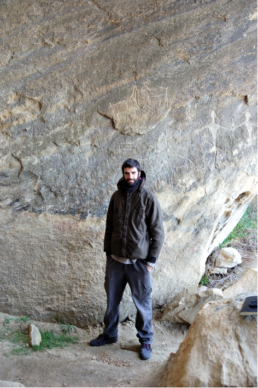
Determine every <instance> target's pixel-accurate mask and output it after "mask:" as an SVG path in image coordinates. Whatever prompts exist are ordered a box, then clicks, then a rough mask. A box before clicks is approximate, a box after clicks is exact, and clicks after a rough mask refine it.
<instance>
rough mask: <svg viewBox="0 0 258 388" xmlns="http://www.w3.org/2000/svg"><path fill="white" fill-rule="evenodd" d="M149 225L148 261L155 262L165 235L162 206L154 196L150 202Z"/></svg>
mask: <svg viewBox="0 0 258 388" xmlns="http://www.w3.org/2000/svg"><path fill="white" fill-rule="evenodd" d="M147 226H148V232H149V236H150V246H149V253H148V257H147V259H146V261H147V262H149V263H153V264H154V263H155V262H156V260H157V259H158V256H159V253H160V250H161V247H162V245H163V242H164V237H165V233H164V228H163V221H162V213H161V208H160V205H159V203H158V200H157V199H156V198H155V197H154V196H153V198H152V199H151V201H150V204H149V209H148V214H147Z"/></svg>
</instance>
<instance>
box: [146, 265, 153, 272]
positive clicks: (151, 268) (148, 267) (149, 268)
mask: <svg viewBox="0 0 258 388" xmlns="http://www.w3.org/2000/svg"><path fill="white" fill-rule="evenodd" d="M147 270H148V271H149V273H151V271H152V270H153V267H151V266H150V265H148V264H147Z"/></svg>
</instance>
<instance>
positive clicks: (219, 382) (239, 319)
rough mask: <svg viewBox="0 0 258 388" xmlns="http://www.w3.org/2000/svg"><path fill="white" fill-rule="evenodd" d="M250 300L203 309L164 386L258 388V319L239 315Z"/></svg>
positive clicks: (235, 299)
mask: <svg viewBox="0 0 258 388" xmlns="http://www.w3.org/2000/svg"><path fill="white" fill-rule="evenodd" d="M252 295H253V294H252ZM248 296H250V293H248V292H247V293H244V294H241V295H238V296H235V297H233V298H228V299H223V300H220V301H216V302H209V303H207V304H205V305H204V306H203V308H202V309H201V310H200V311H199V313H198V314H197V315H196V317H195V320H194V322H193V324H192V325H191V327H190V329H189V332H188V333H187V336H186V338H185V339H184V341H183V342H182V343H181V345H180V347H179V349H178V351H177V353H176V355H175V356H174V357H173V358H172V360H171V361H170V363H169V366H168V370H167V372H166V373H165V376H164V379H163V381H162V384H161V385H160V386H163V387H225V386H227V387H229V386H230V387H235V386H237V387H256V385H257V319H256V317H250V316H249V317H244V316H242V315H240V314H239V312H240V310H241V307H242V305H243V302H244V300H245V298H246V297H248Z"/></svg>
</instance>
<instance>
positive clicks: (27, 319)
mask: <svg viewBox="0 0 258 388" xmlns="http://www.w3.org/2000/svg"><path fill="white" fill-rule="evenodd" d="M15 322H29V318H28V317H27V316H26V315H22V316H21V317H20V318H16V319H15Z"/></svg>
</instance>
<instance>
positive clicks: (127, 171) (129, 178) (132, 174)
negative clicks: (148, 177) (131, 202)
mask: <svg viewBox="0 0 258 388" xmlns="http://www.w3.org/2000/svg"><path fill="white" fill-rule="evenodd" d="M140 175H141V173H140V172H138V170H137V168H136V167H125V168H124V178H125V180H126V182H127V183H128V184H129V185H131V186H133V185H134V184H135V182H136V181H137V179H138V178H139V176H140Z"/></svg>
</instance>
